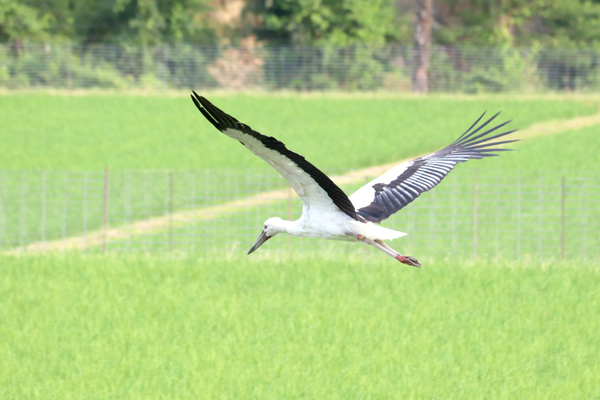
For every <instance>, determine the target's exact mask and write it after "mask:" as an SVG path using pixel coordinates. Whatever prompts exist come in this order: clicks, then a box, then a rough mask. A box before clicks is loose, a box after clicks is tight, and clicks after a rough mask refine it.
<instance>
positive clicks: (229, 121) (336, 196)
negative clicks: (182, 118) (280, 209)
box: [192, 91, 358, 219]
mask: <svg viewBox="0 0 600 400" xmlns="http://www.w3.org/2000/svg"><path fill="white" fill-rule="evenodd" d="M192 93H193V95H192V100H193V102H194V104H195V105H196V107H198V109H199V110H200V112H201V113H202V115H204V116H205V117H206V119H207V120H208V121H209V122H210V123H211V124H213V125H214V127H215V128H217V129H218V130H220V131H221V132H224V131H225V130H227V129H235V130H238V131H241V132H243V133H244V134H247V135H249V136H252V137H253V138H255V139H257V140H258V141H260V142H261V143H262V144H263V145H264V146H265V147H266V148H268V149H271V150H274V151H276V152H278V153H280V154H281V155H283V156H284V157H287V158H288V159H289V160H291V161H292V162H293V163H294V164H296V165H297V166H298V167H299V168H300V169H302V170H303V171H304V172H306V173H307V174H308V175H310V176H311V178H312V179H313V180H314V181H315V182H317V184H318V185H319V186H320V187H321V188H322V189H323V190H324V191H325V192H326V193H327V195H328V196H329V198H330V199H331V200H332V201H333V203H334V204H335V205H336V206H337V207H338V208H339V209H340V210H341V211H343V212H344V213H345V214H347V215H348V216H350V217H351V218H353V219H358V217H357V215H356V210H355V209H354V206H353V205H352V202H351V201H350V199H349V198H348V196H347V195H346V193H344V191H343V190H342V189H340V188H339V187H338V186H337V185H336V184H335V183H333V181H332V180H331V179H329V177H328V176H327V175H325V174H324V173H323V172H321V171H320V170H319V169H318V168H317V167H315V166H314V165H312V164H311V163H310V162H308V161H306V159H305V158H304V157H303V156H301V155H300V154H298V153H294V152H293V151H291V150H289V149H288V148H287V147H285V144H283V143H282V142H280V141H279V140H277V139H275V138H274V137H272V136H265V135H263V134H261V133H259V132H256V131H255V130H253V129H252V128H250V127H249V126H248V125H246V124H243V123H241V122H239V121H238V120H237V119H235V118H234V117H232V116H231V115H228V114H226V113H224V112H223V111H221V110H220V109H218V108H217V107H215V106H214V105H213V104H212V103H211V102H210V101H208V100H207V99H205V98H204V97H202V96H199V95H198V94H197V93H196V92H194V91H192ZM242 144H244V143H242Z"/></svg>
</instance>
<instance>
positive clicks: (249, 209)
mask: <svg viewBox="0 0 600 400" xmlns="http://www.w3.org/2000/svg"><path fill="white" fill-rule="evenodd" d="M599 26H600V2H595V1H579V0H510V1H508V0H495V1H480V0H376V1H372V0H344V1H341V0H339V1H329V0H267V1H256V0H114V1H113V0H103V1H86V2H77V1H66V0H56V1H37V0H29V1H17V0H2V2H0V41H1V43H0V87H1V88H2V93H3V96H2V97H0V102H2V103H3V104H2V107H1V111H0V113H2V128H1V129H2V140H3V144H4V145H3V146H2V149H0V159H1V160H2V165H1V166H0V193H1V194H2V197H1V199H2V201H1V202H0V248H1V249H4V250H8V251H40V250H41V251H46V250H50V249H59V250H67V249H72V248H77V249H80V250H85V251H102V252H104V251H110V250H123V251H129V250H142V251H155V250H157V251H162V250H175V249H181V250H198V251H200V252H201V253H203V254H209V253H211V252H212V251H217V252H220V251H222V250H223V249H227V250H228V251H233V252H242V251H243V250H244V249H245V248H246V247H248V245H249V244H251V243H252V241H253V240H254V239H253V237H254V236H255V235H256V229H258V228H260V226H261V224H262V222H263V221H264V220H265V219H267V218H268V217H269V216H271V215H279V216H282V217H284V218H297V217H298V216H299V213H300V210H301V205H300V203H299V202H298V200H297V198H296V196H295V194H293V193H292V191H291V190H289V188H286V183H285V182H284V181H283V180H282V179H281V178H280V177H279V176H278V175H277V174H275V173H274V172H273V171H271V170H270V169H269V168H268V167H267V166H266V165H263V164H262V162H261V160H259V159H257V158H255V157H253V156H252V155H251V154H247V153H246V152H245V151H244V149H243V148H241V147H240V146H235V145H234V144H233V143H230V141H229V140H227V138H223V137H219V136H218V135H216V133H217V132H213V131H212V130H211V126H210V125H208V124H207V123H206V121H204V120H203V118H202V117H201V115H200V114H199V113H197V111H196V110H195V109H194V107H193V106H192V104H191V102H190V101H189V98H187V95H188V93H189V89H194V90H196V91H198V92H200V93H201V94H205V95H207V96H209V98H210V99H212V100H213V101H215V102H216V104H217V105H218V106H220V107H222V108H224V109H225V110H226V111H227V112H229V113H231V114H232V115H234V116H236V117H237V118H238V119H240V120H242V121H245V122H246V123H248V124H250V125H251V126H253V127H254V128H255V129H258V130H259V131H262V132H264V133H265V134H272V135H275V136H276V137H278V138H279V139H281V140H283V141H284V142H285V143H287V144H288V145H289V146H290V147H291V148H292V149H294V150H296V151H298V152H300V153H301V154H304V155H306V156H307V157H308V159H309V160H311V161H312V162H313V163H315V164H316V165H317V166H319V167H321V168H323V169H324V170H325V171H326V172H327V173H330V174H332V175H334V176H336V179H338V181H339V182H340V184H341V185H343V188H344V189H345V190H347V191H353V190H355V189H357V188H358V187H360V186H361V185H362V184H364V183H365V182H367V181H368V180H370V179H372V178H374V177H375V176H377V174H380V173H382V172H384V171H385V169H386V168H389V166H390V165H392V163H398V162H400V161H403V160H406V159H411V158H415V157H418V156H421V155H423V154H427V153H428V152H431V151H435V150H437V149H439V148H441V147H443V146H445V145H446V144H448V143H450V142H451V141H453V140H454V139H455V138H456V137H457V136H458V135H459V134H460V133H461V132H463V131H464V130H465V129H466V128H467V127H468V126H470V124H471V123H472V122H473V121H474V120H475V119H476V118H477V117H479V115H481V113H483V112H484V111H486V110H487V111H490V112H494V113H495V112H496V111H500V110H504V113H503V114H502V115H501V116H500V117H498V122H502V121H504V120H507V119H514V122H513V123H512V124H511V125H509V126H510V127H511V128H513V129H514V128H519V129H521V131H520V132H518V133H517V134H516V136H517V137H520V138H523V139H526V140H524V141H523V142H521V143H519V144H516V145H515V146H514V147H515V148H516V149H518V150H519V151H517V152H514V153H504V154H503V155H502V157H499V159H494V160H485V161H482V162H469V163H468V165H464V166H463V165H461V166H459V168H458V171H457V172H453V173H452V174H451V175H450V177H449V178H448V179H447V180H445V181H444V182H443V183H442V184H441V185H440V186H439V187H438V188H436V189H435V190H434V191H433V192H431V193H427V194H425V195H424V196H423V197H422V198H420V199H419V200H418V201H417V202H415V203H414V204H412V205H411V206H410V207H408V208H407V209H406V210H403V211H402V212H401V213H399V214H398V215H396V216H395V217H393V218H391V219H390V220H389V221H386V225H387V226H390V227H391V228H394V229H398V230H401V231H407V232H409V233H410V235H409V236H408V237H407V238H405V239H403V246H405V247H406V248H407V251H411V252H416V253H418V252H424V251H427V252H434V253H435V254H436V255H438V256H452V257H458V256H460V257H465V258H477V257H482V256H485V257H487V258H489V257H493V258H503V257H504V258H509V259H520V258H522V257H537V258H544V259H546V258H548V257H554V258H557V259H565V258H583V259H590V258H592V259H596V258H597V257H599V256H600V225H599V224H600V198H599V197H598V196H599V193H600V181H599V180H598V177H597V176H598V175H597V172H598V169H599V168H598V167H599V162H600V159H599V156H598V153H599V152H598V151H597V150H596V148H597V147H595V146H596V145H597V142H598V128H597V127H598V124H599V121H600V117H598V116H597V111H598V106H599V104H600V103H599V102H600V97H598V96H597V95H596V93H597V91H598V84H599V82H600V47H599V44H600V29H598V27H599ZM413 93H418V94H419V95H418V96H415V95H414V94H413ZM425 93H428V95H424V94H425ZM575 133H576V135H575ZM366 138H368V140H365V139H366ZM382 165H383V166H386V167H384V168H379V169H377V167H378V166H382ZM369 168H371V169H369ZM373 168H375V169H373ZM257 227H258V228H257ZM269 245H270V246H267V247H268V248H267V251H268V250H277V251H287V252H290V251H292V250H294V249H296V250H299V251H300V250H302V251H309V250H310V251H316V250H326V251H332V250H339V251H355V250H351V249H352V247H348V246H345V245H343V244H339V243H335V244H332V243H329V242H311V241H297V240H296V239H289V240H288V239H282V240H280V241H279V242H278V243H277V242H276V241H273V242H270V243H269ZM356 248H357V247H355V248H354V249H356ZM359 251H362V250H359Z"/></svg>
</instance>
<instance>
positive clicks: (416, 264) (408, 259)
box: [396, 254, 421, 268]
mask: <svg viewBox="0 0 600 400" xmlns="http://www.w3.org/2000/svg"><path fill="white" fill-rule="evenodd" d="M396 260H398V261H400V262H401V263H402V264H406V265H410V266H413V267H417V268H421V263H420V262H419V261H417V259H416V258H414V257H411V256H403V255H401V254H398V255H397V256H396Z"/></svg>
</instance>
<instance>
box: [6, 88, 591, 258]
mask: <svg viewBox="0 0 600 400" xmlns="http://www.w3.org/2000/svg"><path fill="white" fill-rule="evenodd" d="M207 96H208V97H209V98H210V99H211V100H213V101H214V102H215V103H216V104H217V105H219V106H220V107H222V108H223V109H225V110H226V111H228V112H230V113H231V114H232V115H234V116H236V117H237V118H239V119H240V120H242V121H244V122H246V123H248V124H250V125H251V126H253V127H254V128H255V129H257V130H259V131H261V132H263V133H265V134H271V135H274V136H276V137H277V138H279V139H280V140H282V141H284V142H285V143H286V144H288V146H289V147H290V148H291V149H293V150H295V151H297V152H299V153H301V154H304V155H306V156H307V158H308V159H309V160H310V161H312V162H313V163H315V164H316V165H317V166H319V167H320V168H322V169H324V170H325V171H326V172H330V173H331V172H333V173H344V172H346V171H348V170H355V169H360V168H363V167H368V166H372V165H380V164H384V163H389V162H393V161H398V160H402V159H405V158H407V157H414V156H417V155H420V154H424V153H427V152H431V151H434V150H437V149H439V148H441V147H443V146H445V145H446V144H448V143H450V142H451V141H453V140H454V139H456V137H457V136H458V135H459V134H460V133H462V132H464V130H465V129H466V128H467V127H468V126H470V124H471V123H472V122H473V121H474V120H475V119H476V118H477V117H478V116H479V115H480V113H481V112H483V111H486V110H487V111H488V112H489V113H493V112H496V111H498V110H503V113H502V114H501V115H500V117H498V121H504V120H508V119H513V122H512V123H511V124H510V125H509V127H510V128H521V129H524V128H527V127H528V126H531V125H532V124H535V123H540V122H547V121H554V120H569V119H572V118H575V117H579V116H589V115H593V114H595V113H596V112H597V110H598V107H599V105H600V100H598V98H594V97H589V98H569V97H564V98H561V97H556V96H555V97H547V96H546V97H544V96H541V97H538V98H535V97H524V98H522V99H519V98H516V97H493V96H491V97H490V96H485V97H464V96H462V97H450V96H433V97H428V98H425V97H391V96H377V95H367V96H360V95H351V96H348V97H341V96H339V95H334V96H328V95H314V96H306V95H304V96H298V95H293V94H285V95H282V94H277V95H268V94H256V95H249V94H245V95H224V94H208V95H207ZM0 116H1V120H2V126H1V127H0V139H1V142H2V146H0V165H1V166H0V197H1V198H2V199H3V201H2V202H1V204H0V250H1V249H4V250H8V249H11V248H14V247H16V246H24V245H27V244H29V243H32V242H40V241H47V240H56V239H61V238H68V237H74V236H81V235H83V234H85V233H86V232H90V231H95V230H98V229H100V228H101V226H102V223H103V218H104V217H103V194H104V175H103V171H104V168H105V167H108V168H109V170H110V174H111V175H110V207H109V209H108V215H109V218H108V220H109V221H110V225H111V227H119V226H121V225H127V224H129V223H131V222H135V221H139V220H145V219H148V218H152V217H157V216H161V215H165V214H166V213H169V212H171V211H173V212H177V211H186V210H193V209H197V208H201V207H206V206H213V205H217V204H219V203H223V202H226V201H230V200H233V199H236V198H243V197H247V196H251V195H254V194H257V193H261V192H264V191H268V190H273V189H278V188H285V182H284V181H283V180H282V179H281V178H280V177H279V176H278V175H277V174H276V173H275V172H274V171H272V170H271V169H270V168H269V167H268V166H267V165H265V164H264V162H263V161H262V160H260V159H258V158H256V157H254V156H253V155H251V154H249V153H248V151H247V150H246V149H245V148H243V147H242V146H240V145H239V144H237V143H235V142H234V141H232V140H231V139H229V138H227V137H225V136H224V135H221V134H219V133H218V132H217V131H216V130H215V129H214V128H213V127H212V126H211V125H210V124H209V123H207V121H205V120H204V118H203V117H202V116H201V115H200V113H199V112H198V111H197V110H196V109H195V107H194V106H193V104H192V102H191V100H190V99H189V98H188V97H187V96H186V95H184V94H181V95H176V96H161V95H148V96H143V95H132V94H117V93H112V94H110V93H104V94H102V93H95V94H94V93H91V94H84V95H77V96H67V95H52V94H48V93H35V92H33V93H9V94H6V93H5V94H2V95H0ZM599 133H600V129H599V126H598V125H597V126H591V127H587V128H576V127H574V128H573V129H571V130H567V131H564V132H561V133H560V134H553V135H550V136H547V137H544V136H542V137H537V138H534V139H529V140H526V141H523V142H520V143H516V144H514V145H512V146H513V147H514V148H515V149H516V150H518V151H515V152H509V153H504V154H502V157H498V158H494V159H486V160H484V161H478V162H470V163H467V164H466V165H460V166H459V167H458V168H457V172H453V173H452V174H451V175H450V177H449V178H448V179H447V180H445V181H444V182H442V184H441V185H440V186H439V187H438V188H436V190H435V191H432V192H430V193H427V194H425V195H424V196H422V198H421V199H419V200H418V201H417V202H415V203H414V205H412V206H411V208H409V209H407V210H406V211H403V213H402V214H399V215H398V216H394V217H393V218H391V219H390V220H389V221H388V222H387V224H388V226H390V227H393V228H395V229H400V230H403V229H411V232H415V227H414V226H413V225H414V224H409V225H410V226H409V227H406V225H407V222H406V221H407V220H414V221H419V220H423V218H429V217H426V216H423V215H420V214H419V211H418V208H419V207H420V206H421V205H427V204H428V203H427V202H430V203H431V204H440V198H439V196H438V198H436V197H435V196H437V195H438V194H441V193H442V192H443V191H444V190H445V191H446V192H448V190H453V189H449V188H451V187H454V186H451V185H455V186H456V187H458V188H459V189H458V194H456V191H453V192H452V193H453V194H451V196H459V198H467V197H472V195H461V194H460V191H461V190H463V189H460V187H466V188H468V190H471V191H472V187H473V185H472V182H473V177H474V172H475V170H478V171H479V174H480V181H481V182H482V184H483V185H485V184H488V183H491V182H497V179H496V178H497V177H499V176H500V177H504V178H505V179H506V180H507V181H509V182H515V181H516V180H517V175H519V176H525V177H531V179H533V181H531V182H533V184H534V185H537V184H538V182H540V179H543V180H544V182H546V183H545V184H548V185H553V186H552V187H551V188H550V189H549V190H551V191H552V193H551V194H548V195H547V196H548V197H549V198H550V197H551V198H552V199H554V198H555V197H556V196H559V193H560V192H559V191H560V187H559V186H560V179H561V177H562V176H566V177H568V178H570V177H577V178H579V177H584V178H587V177H592V178H594V177H597V176H598V172H599V169H600V152H598V151H597V148H598V146H600V144H599V143H598V142H599V138H600V134H599ZM515 136H516V137H518V132H517V133H516V134H515ZM207 170H210V171H211V172H210V176H209V175H208V174H207V172H206V171H207ZM65 171H66V172H67V173H68V175H67V174H65V173H64V172H65ZM171 171H173V172H171ZM171 177H173V181H174V183H173V184H171V182H170V179H171ZM257 179H260V181H257ZM531 179H530V180H531ZM222 182H225V184H223V183H222ZM171 185H172V186H173V196H172V198H170V194H169V190H170V187H171ZM357 186H358V185H349V186H346V187H344V189H345V190H347V191H348V192H351V191H352V190H354V189H356V188H357ZM536 190H537V189H536ZM465 196H466V197H465ZM532 196H537V197H536V199H537V198H538V197H539V195H538V193H537V191H536V193H534V194H532ZM442 198H443V199H446V200H448V198H449V195H448V194H444V195H442ZM452 201H454V200H452ZM490 201H492V200H490ZM510 201H513V202H514V200H512V199H511V200H510ZM552 201H553V204H554V203H555V202H556V201H554V200H552ZM558 201H559V199H558ZM86 202H87V203H86ZM280 206H281V207H283V208H284V211H283V213H284V214H283V215H281V214H278V215H281V216H282V217H287V214H288V211H287V210H285V207H286V205H285V202H284V204H282V205H280ZM568 207H569V206H568ZM576 207H579V205H576ZM299 209H300V208H299V207H298V204H297V202H295V203H294V208H293V212H292V216H296V213H297V211H298V210H299ZM412 210H415V211H414V212H415V213H416V214H415V215H414V216H413V215H412V214H411V213H413V211H412ZM2 211H3V212H2ZM590 212H591V213H592V214H588V215H587V216H585V215H583V216H581V218H583V219H587V220H590V221H594V220H595V219H594V218H590V217H589V216H590V215H593V213H594V210H591V211H590ZM464 213H465V216H461V215H457V217H461V218H462V219H463V220H465V219H464V218H465V217H468V216H469V215H472V214H473V212H472V210H470V209H465V210H464ZM510 213H512V214H514V212H513V211H510ZM535 215H537V214H535ZM403 217H404V218H403ZM554 217H555V216H552V218H554ZM235 218H236V219H237V220H238V221H254V219H256V210H250V211H249V212H245V213H243V214H240V215H237V216H236V217H235ZM469 218H470V217H469ZM481 218H485V214H482V216H481ZM511 218H512V219H515V217H511ZM536 218H537V217H536ZM543 218H545V217H542V219H543ZM260 219H261V220H260V221H258V222H257V224H260V223H262V221H263V220H264V219H265V218H263V216H262V215H261V216H260ZM509 219H510V218H509ZM538 219H539V218H538ZM41 221H43V223H41ZM557 221H558V220H557ZM555 222H556V221H554V222H550V224H551V225H552V226H549V227H548V228H547V230H548V231H549V232H558V230H557V229H558V228H556V227H555V226H554V225H555ZM211 224H213V225H214V224H217V225H218V224H219V221H213V222H211ZM553 224H554V225H553ZM396 225H397V226H396ZM510 225H511V228H510V229H513V228H512V225H514V224H513V223H512V222H511V223H510ZM471 226H472V223H471V222H467V223H466V226H465V229H467V230H469V229H471V230H472V228H471ZM186 229H187V228H185V227H184V230H183V232H176V234H178V235H179V234H180V236H185V235H186V233H185V231H186ZM234 229H235V230H236V232H238V233H239V232H240V230H239V227H237V226H236V227H234ZM448 229H450V228H448ZM452 229H455V228H452ZM544 229H546V228H544ZM595 230H596V227H595V226H591V227H590V232H593V231H595ZM598 230H600V227H598ZM165 232H166V231H165ZM165 232H163V234H164V233H165ZM550 235H551V239H548V240H551V241H552V242H555V241H556V240H558V239H557V237H556V235H555V234H553V233H551V234H550ZM205 239H206V238H205ZM141 240H142V241H150V242H152V241H155V239H152V238H150V239H148V238H141ZM160 240H161V241H164V238H160ZM185 240H187V239H184V241H185ZM586 240H587V239H586ZM594 240H595V239H594V238H593V239H592V242H593V241H594ZM427 241H428V239H425V240H424V241H423V243H427ZM485 242H486V241H483V240H482V243H485ZM593 245H594V243H591V246H593ZM439 246H440V247H441V248H442V249H443V248H445V247H447V246H446V245H445V244H444V243H443V242H440V243H439ZM466 246H467V247H468V246H471V245H470V244H467V245H466ZM535 246H537V247H536V249H537V248H539V245H538V244H537V243H536V244H535ZM552 246H553V248H554V247H556V246H555V245H552ZM586 246H587V245H586ZM588 247H589V246H588ZM510 248H511V249H516V247H515V246H512V245H511V246H510ZM515 251H517V250H515ZM536 251H537V250H536ZM518 252H519V251H517V253H518ZM495 253H496V254H497V251H496V250H495ZM538 253H539V251H538Z"/></svg>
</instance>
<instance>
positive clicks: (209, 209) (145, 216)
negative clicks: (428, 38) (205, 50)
mask: <svg viewBox="0 0 600 400" xmlns="http://www.w3.org/2000/svg"><path fill="white" fill-rule="evenodd" d="M372 178H373V177H368V176H364V177H363V176H356V177H354V179H353V182H355V183H353V184H347V185H343V186H342V188H343V189H344V190H346V192H347V193H351V192H352V191H354V190H355V189H357V188H358V187H360V186H361V185H362V184H364V183H365V182H366V181H368V180H369V179H372ZM301 211H302V205H301V203H300V201H299V199H298V198H297V196H296V195H295V193H293V191H292V190H291V189H290V188H289V186H287V184H286V182H285V181H284V180H283V179H282V178H281V177H279V176H278V175H276V174H274V173H273V174H265V173H264V171H262V172H259V171H254V170H216V171H215V170H206V171H175V172H173V171H124V172H111V173H108V172H81V173H80V172H0V250H1V251H11V252H47V251H55V250H79V251H84V252H114V251H138V252H139V251H142V252H150V251H186V252H196V253H199V254H207V255H208V254H214V253H215V252H216V253H220V254H223V253H224V252H226V253H230V252H246V251H247V250H248V249H249V248H250V247H251V245H252V244H253V242H254V240H255V239H256V237H257V236H258V234H259V233H260V232H261V230H262V225H263V222H264V221H265V220H266V219H268V218H269V217H272V216H279V217H281V218H284V219H297V218H299V217H300V213H301ZM383 225H384V226H386V227H389V228H391V229H396V230H399V231H403V232H407V233H408V234H409V235H408V236H406V237H404V238H402V239H399V240H397V241H395V242H394V243H393V247H395V248H397V250H399V251H400V252H403V253H405V254H414V255H419V254H427V255H435V256H436V257H460V258H477V257H482V258H506V259H523V258H536V259H598V258H600V178H596V177H594V178H584V177H547V176H543V175H537V174H531V173H529V174H521V173H506V172H502V173H492V172H487V173H486V174H485V175H483V174H479V173H477V172H475V173H474V174H469V173H466V174H465V173H463V174H455V175H454V176H452V175H450V176H449V177H448V178H446V179H445V180H444V181H443V182H442V183H441V184H440V185H439V186H438V187H436V188H435V189H433V190H432V191H430V192H428V193H425V194H423V195H422V196H421V197H420V198H419V199H417V200H416V201H415V202H414V203H412V204H410V205H409V206H408V207H407V208H406V209H404V210H401V211H400V212H399V213H397V214H395V215H394V216H392V217H391V218H390V219H388V220H386V221H384V223H383ZM261 251H278V252H286V251H287V252H309V251H310V252H314V251H328V252H332V251H333V252H356V251H359V252H363V251H371V250H365V246H364V245H361V244H354V243H343V242H334V241H325V240H317V239H297V238H291V237H288V236H286V235H280V236H279V237H277V238H275V239H273V240H270V241H269V242H268V243H267V244H265V245H264V246H263V247H262V248H261Z"/></svg>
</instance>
